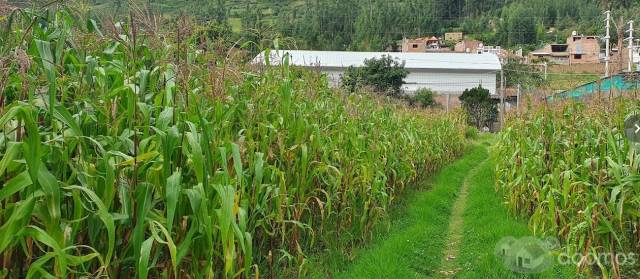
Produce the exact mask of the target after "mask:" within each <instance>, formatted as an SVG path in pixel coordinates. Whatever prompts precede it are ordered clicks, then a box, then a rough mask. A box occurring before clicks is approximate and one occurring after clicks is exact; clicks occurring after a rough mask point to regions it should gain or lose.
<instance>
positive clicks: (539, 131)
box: [496, 98, 640, 278]
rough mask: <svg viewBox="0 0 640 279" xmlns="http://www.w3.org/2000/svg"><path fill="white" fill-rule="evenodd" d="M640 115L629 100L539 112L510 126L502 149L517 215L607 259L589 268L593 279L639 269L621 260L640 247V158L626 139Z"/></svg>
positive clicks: (502, 169) (502, 179) (580, 251)
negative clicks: (632, 117)
mask: <svg viewBox="0 0 640 279" xmlns="http://www.w3.org/2000/svg"><path fill="white" fill-rule="evenodd" d="M637 109H638V102H637V101H635V100H632V99H626V98H621V99H616V100H613V101H612V102H611V103H609V102H607V103H600V102H587V103H586V104H585V103H574V102H571V103H567V104H561V105H555V106H551V107H546V106H545V107H542V108H539V109H531V110H529V111H528V112H526V113H524V114H523V115H522V117H521V118H513V119H511V120H510V121H509V123H508V124H507V128H506V129H505V130H504V131H503V132H502V133H501V136H500V141H499V143H498V145H497V148H496V153H497V156H498V158H499V163H498V166H497V177H498V188H499V189H502V190H504V194H505V198H506V200H507V202H508V204H509V206H510V207H511V209H513V211H514V212H517V213H519V214H525V215H527V216H530V217H531V218H530V221H529V222H530V225H531V227H532V228H533V229H534V231H535V232H536V233H538V234H544V235H552V236H555V237H558V238H559V239H561V240H562V241H563V243H564V244H565V247H566V249H567V252H568V253H569V255H574V254H575V255H579V256H587V255H589V254H591V255H607V257H606V258H607V259H606V260H605V259H604V258H603V257H600V258H599V260H598V261H597V262H596V264H595V266H588V265H587V263H586V261H581V262H580V264H579V266H578V268H579V269H580V270H582V271H584V272H585V273H591V272H595V271H596V270H599V271H598V272H597V273H600V274H599V275H601V276H603V277H605V278H610V277H614V278H619V277H621V276H623V275H624V272H625V270H631V269H634V268H636V267H635V266H620V265H619V264H618V262H616V261H615V260H613V259H615V256H616V254H618V253H629V252H633V251H638V248H639V247H640V246H639V245H640V234H638V226H639V223H638V213H640V212H639V211H638V208H639V206H640V203H639V202H640V199H638V196H639V194H640V191H639V190H640V189H639V188H638V187H637V186H638V185H639V184H638V182H640V175H639V174H640V173H639V171H640V170H639V167H638V162H639V160H640V155H639V154H638V149H637V148H633V145H632V144H630V143H629V141H628V140H627V138H626V137H625V134H624V121H625V118H626V116H627V115H629V114H630V113H635V112H636V110H637ZM584 259H585V260H586V258H584Z"/></svg>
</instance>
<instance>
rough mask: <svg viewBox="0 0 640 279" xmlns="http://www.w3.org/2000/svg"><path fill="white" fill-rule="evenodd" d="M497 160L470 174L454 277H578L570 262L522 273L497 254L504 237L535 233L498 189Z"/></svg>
mask: <svg viewBox="0 0 640 279" xmlns="http://www.w3.org/2000/svg"><path fill="white" fill-rule="evenodd" d="M494 171H495V162H494V161H493V160H492V159H490V160H487V161H485V162H484V163H483V164H481V165H480V166H479V167H478V169H477V172H476V173H475V175H473V176H471V177H469V195H468V196H469V198H468V200H467V204H466V208H465V211H464V214H463V223H464V230H463V236H462V242H461V243H460V245H459V249H460V250H459V256H458V257H457V258H456V259H455V266H457V267H458V268H459V269H460V270H459V272H458V273H457V274H456V276H455V278H479V277H478V275H481V277H482V278H495V279H498V278H499V279H503V278H505V279H509V278H576V275H575V271H574V269H573V268H572V267H569V266H564V267H562V266H555V267H553V268H552V269H550V270H548V271H546V272H544V273H542V274H535V275H529V276H526V275H522V274H517V273H513V272H511V271H509V270H507V269H506V268H505V266H504V264H503V263H502V262H501V261H500V260H499V259H498V258H497V257H496V256H494V249H495V246H496V244H497V243H498V242H499V241H500V239H502V238H503V237H507V236H511V237H515V238H520V237H524V236H533V234H532V233H531V231H530V230H529V228H528V226H527V221H526V220H524V218H521V219H516V218H515V217H514V216H513V215H512V214H510V213H509V211H508V209H507V208H506V207H505V205H504V202H503V199H502V198H501V197H500V195H499V194H497V193H496V191H495V177H494Z"/></svg>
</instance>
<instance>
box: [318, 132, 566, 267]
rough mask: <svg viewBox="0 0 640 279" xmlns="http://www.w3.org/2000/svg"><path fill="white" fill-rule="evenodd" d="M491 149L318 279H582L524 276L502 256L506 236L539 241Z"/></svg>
mask: <svg viewBox="0 0 640 279" xmlns="http://www.w3.org/2000/svg"><path fill="white" fill-rule="evenodd" d="M488 145H489V143H487V142H486V141H485V142H484V143H483V144H477V145H475V146H474V147H472V148H471V150H470V151H469V152H468V154H467V155H466V156H464V157H463V158H462V159H460V160H458V161H456V162H454V163H453V164H451V165H449V166H448V167H445V168H444V169H443V170H442V171H440V172H439V173H438V174H437V175H436V176H435V177H433V178H432V179H430V180H428V181H427V182H425V183H427V184H428V185H426V186H427V187H425V190H423V191H417V192H415V193H414V194H413V195H412V196H410V197H409V198H407V201H406V204H407V206H406V207H403V208H402V209H401V210H399V211H398V212H394V214H392V218H393V221H392V224H391V229H390V231H389V232H388V233H383V234H380V235H379V236H377V237H376V238H375V239H374V240H373V241H372V243H371V244H370V245H368V246H367V247H366V248H363V249H361V250H358V251H356V252H355V254H354V260H353V261H352V262H347V261H346V260H344V259H336V256H335V255H333V256H329V257H328V258H326V259H324V261H325V262H326V263H328V264H327V266H325V267H324V268H323V269H322V270H321V271H319V272H318V273H316V274H311V277H314V278H575V275H574V273H573V269H572V268H569V267H564V268H560V267H554V268H553V269H551V270H549V271H547V272H546V273H543V274H536V275H529V276H526V275H521V274H516V273H513V272H511V271H509V270H507V269H506V268H505V267H504V265H503V264H502V262H500V260H499V259H498V258H496V257H495V256H494V255H493V253H494V248H495V245H496V244H497V243H498V241H499V240H500V239H501V238H503V237H506V236H513V237H521V236H531V232H530V231H529V229H528V228H527V224H526V221H525V220H518V219H515V218H514V217H513V216H512V215H510V214H509V212H508V211H507V209H506V208H505V206H504V204H503V202H502V199H501V197H500V196H499V195H498V194H496V192H495V190H494V189H495V187H494V185H495V178H494V166H495V163H494V161H493V160H492V159H488V158H489V153H488Z"/></svg>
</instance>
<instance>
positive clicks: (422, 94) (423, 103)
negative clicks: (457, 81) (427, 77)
mask: <svg viewBox="0 0 640 279" xmlns="http://www.w3.org/2000/svg"><path fill="white" fill-rule="evenodd" d="M434 95H435V94H434V93H433V91H431V90H429V89H426V88H423V89H419V90H418V91H416V93H415V95H414V96H412V97H411V98H410V101H411V103H413V104H417V105H419V106H420V107H422V108H429V107H433V106H435V105H437V103H436V100H435V99H434Z"/></svg>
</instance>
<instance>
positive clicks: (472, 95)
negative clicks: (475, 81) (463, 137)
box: [460, 86, 498, 128]
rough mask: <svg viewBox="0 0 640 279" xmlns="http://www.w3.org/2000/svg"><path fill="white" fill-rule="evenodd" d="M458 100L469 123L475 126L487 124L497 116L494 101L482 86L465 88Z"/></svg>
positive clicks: (480, 126)
mask: <svg viewBox="0 0 640 279" xmlns="http://www.w3.org/2000/svg"><path fill="white" fill-rule="evenodd" d="M460 101H461V102H462V106H463V107H464V109H465V111H466V112H467V115H468V116H469V124H471V125H474V126H475V127H477V128H482V127H485V126H488V125H489V123H490V122H492V121H495V120H496V119H497V117H498V108H497V106H496V103H495V102H494V101H493V100H492V99H491V97H490V96H489V90H488V89H484V88H482V86H479V87H476V88H472V89H467V90H465V91H464V92H463V93H462V96H460Z"/></svg>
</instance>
